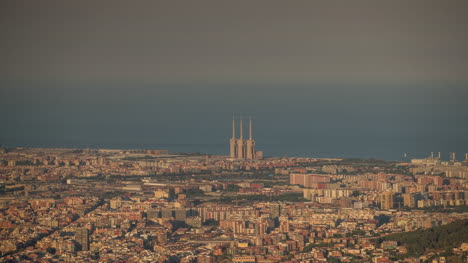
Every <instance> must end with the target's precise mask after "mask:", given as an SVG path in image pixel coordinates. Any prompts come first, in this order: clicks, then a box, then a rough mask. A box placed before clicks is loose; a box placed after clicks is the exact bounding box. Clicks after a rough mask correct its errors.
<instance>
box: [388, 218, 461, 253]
mask: <svg viewBox="0 0 468 263" xmlns="http://www.w3.org/2000/svg"><path fill="white" fill-rule="evenodd" d="M383 240H394V241H398V242H399V243H401V244H403V245H404V246H406V247H407V249H408V254H407V255H408V256H418V255H422V254H424V253H425V252H427V251H429V250H436V251H440V250H448V249H451V248H454V247H459V246H460V245H461V244H462V243H465V242H468V219H464V220H459V221H455V222H452V223H450V224H447V225H443V226H439V227H435V228H430V229H426V230H418V231H413V232H406V233H399V234H392V235H389V236H386V237H384V238H383Z"/></svg>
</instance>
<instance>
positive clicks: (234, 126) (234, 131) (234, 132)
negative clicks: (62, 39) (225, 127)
mask: <svg viewBox="0 0 468 263" xmlns="http://www.w3.org/2000/svg"><path fill="white" fill-rule="evenodd" d="M232 138H233V139H235V138H236V120H235V119H234V116H233V117H232Z"/></svg>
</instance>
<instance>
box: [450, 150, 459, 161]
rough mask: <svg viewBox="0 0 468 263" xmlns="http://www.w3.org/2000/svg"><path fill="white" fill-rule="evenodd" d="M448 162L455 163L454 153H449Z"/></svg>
mask: <svg viewBox="0 0 468 263" xmlns="http://www.w3.org/2000/svg"><path fill="white" fill-rule="evenodd" d="M450 160H451V161H452V162H456V161H457V159H456V158H455V153H454V152H451V153H450Z"/></svg>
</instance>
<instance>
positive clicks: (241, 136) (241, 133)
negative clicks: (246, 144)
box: [239, 117, 244, 140]
mask: <svg viewBox="0 0 468 263" xmlns="http://www.w3.org/2000/svg"><path fill="white" fill-rule="evenodd" d="M239 129H240V135H239V139H241V140H242V139H244V133H243V132H242V117H240V124H239Z"/></svg>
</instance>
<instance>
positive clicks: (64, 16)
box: [0, 0, 468, 84]
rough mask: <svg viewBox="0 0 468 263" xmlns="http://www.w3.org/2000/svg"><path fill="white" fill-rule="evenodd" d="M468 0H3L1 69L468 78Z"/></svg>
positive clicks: (35, 73)
mask: <svg viewBox="0 0 468 263" xmlns="http://www.w3.org/2000/svg"><path fill="white" fill-rule="evenodd" d="M466 10H468V4H467V1H463V0H460V1H456V0H447V1H442V0H441V1H433V0H425V1H424V0H413V1H399V0H397V1H393V0H392V1H375V0H374V1H360V0H358V1H219V0H217V1H47V0H46V1H2V2H1V3H0V32H1V39H2V41H0V57H1V60H0V74H1V76H0V77H1V78H2V79H3V80H5V79H7V80H17V79H21V80H25V79H26V80H30V81H57V80H58V81H62V80H63V81H66V82H76V81H91V82H93V81H117V82H118V81H129V82H133V83H195V82H196V83H201V84H202V83H302V84H304V83H322V82H331V83H350V82H352V83H362V82H365V83H406V82H429V81H438V82H452V83H453V82H455V83H466V82H467V80H468V74H467V72H466V71H467V70H466V69H467V68H468V52H467V48H466V47H467V46H468V37H467V34H468V33H467V32H468V30H467V25H468V23H467V21H468V15H467V11H466Z"/></svg>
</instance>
